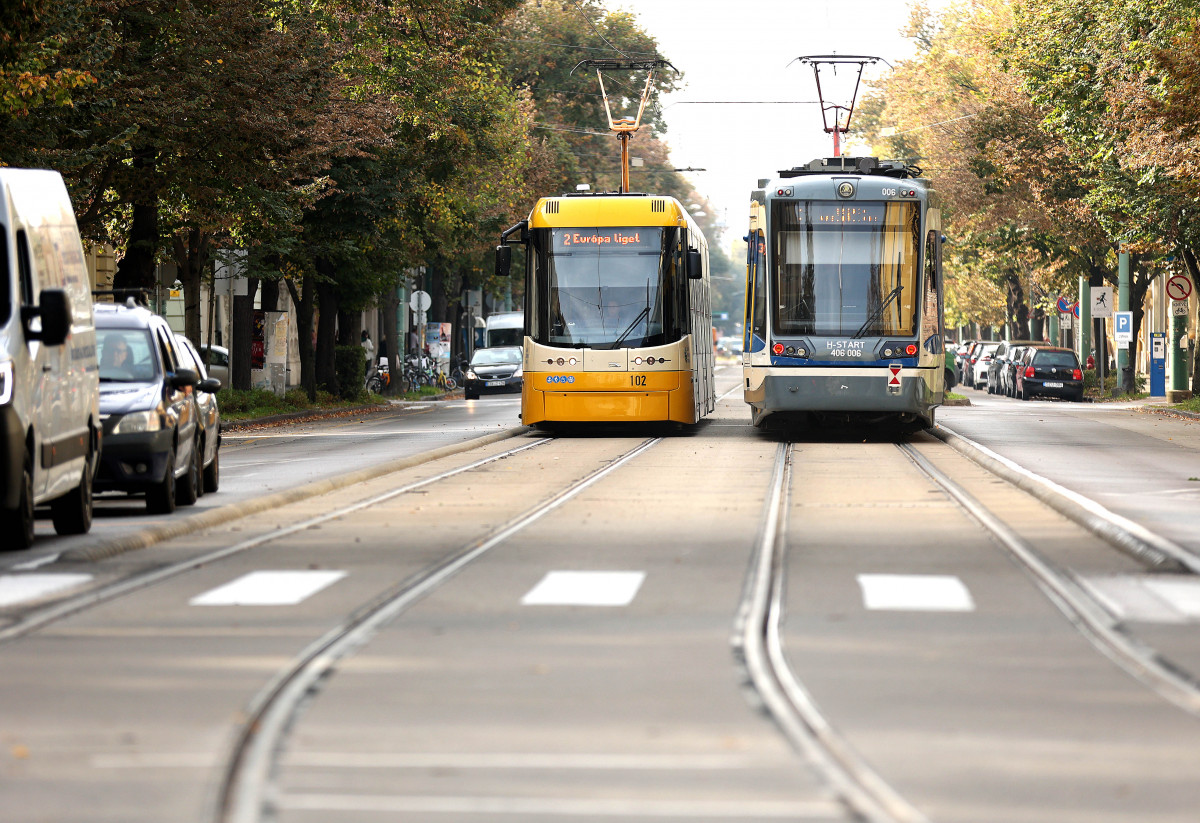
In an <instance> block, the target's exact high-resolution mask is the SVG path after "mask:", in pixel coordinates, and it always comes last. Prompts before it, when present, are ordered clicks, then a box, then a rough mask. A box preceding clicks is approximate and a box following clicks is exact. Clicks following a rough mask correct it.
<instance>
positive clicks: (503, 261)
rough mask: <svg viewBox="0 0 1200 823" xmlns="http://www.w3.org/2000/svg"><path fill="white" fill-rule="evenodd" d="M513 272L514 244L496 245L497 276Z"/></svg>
mask: <svg viewBox="0 0 1200 823" xmlns="http://www.w3.org/2000/svg"><path fill="white" fill-rule="evenodd" d="M511 274H512V246H496V276H497V277H508V276H509V275H511Z"/></svg>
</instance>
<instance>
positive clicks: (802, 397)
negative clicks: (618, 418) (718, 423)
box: [742, 157, 945, 432]
mask: <svg viewBox="0 0 1200 823" xmlns="http://www.w3.org/2000/svg"><path fill="white" fill-rule="evenodd" d="M746 240H747V246H748V252H747V269H746V273H747V285H746V315H745V340H744V347H743V360H742V363H743V378H744V384H743V391H744V397H745V400H746V403H748V404H749V405H750V407H751V414H752V418H753V422H754V425H755V426H758V427H763V426H764V425H766V424H767V422H768V421H772V422H774V421H779V422H787V421H798V420H800V419H802V418H803V419H806V420H807V421H808V422H814V423H817V424H851V425H868V426H869V425H880V426H889V427H894V428H896V429H898V430H900V431H902V432H911V431H916V430H919V429H921V428H924V427H926V426H931V425H933V422H934V410H935V409H936V408H937V407H938V406H939V405H940V404H941V402H942V398H943V394H944V391H945V386H944V376H943V375H944V365H945V361H944V353H943V346H944V337H943V326H942V305H943V302H942V292H943V283H942V243H941V241H942V234H941V213H940V211H939V210H938V208H937V203H936V196H935V194H934V192H933V191H932V189H931V188H930V186H929V183H928V181H926V180H924V179H921V178H920V177H919V171H918V170H915V169H912V168H911V167H906V166H905V165H904V164H902V163H899V162H896V161H880V160H877V159H876V158H874V157H858V158H854V157H833V158H827V159H818V160H814V161H812V162H811V163H809V164H808V165H807V166H803V167H799V168H794V169H791V170H788V171H783V172H780V173H779V176H778V177H777V178H775V179H773V180H760V181H759V189H758V190H757V191H755V192H754V195H753V201H752V203H751V211H750V233H749V235H748V236H747V238H746Z"/></svg>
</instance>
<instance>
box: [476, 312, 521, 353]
mask: <svg viewBox="0 0 1200 823" xmlns="http://www.w3.org/2000/svg"><path fill="white" fill-rule="evenodd" d="M483 340H484V347H485V348H489V349H494V348H496V347H498V346H523V345H524V344H525V312H523V311H505V312H497V313H496V314H489V315H488V317H487V320H485V321H484V332H483Z"/></svg>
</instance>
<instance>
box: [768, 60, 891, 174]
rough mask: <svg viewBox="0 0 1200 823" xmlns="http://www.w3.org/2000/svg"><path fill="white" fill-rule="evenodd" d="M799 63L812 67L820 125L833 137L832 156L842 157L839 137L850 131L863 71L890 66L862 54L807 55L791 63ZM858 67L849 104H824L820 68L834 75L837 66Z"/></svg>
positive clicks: (884, 61)
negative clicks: (880, 66)
mask: <svg viewBox="0 0 1200 823" xmlns="http://www.w3.org/2000/svg"><path fill="white" fill-rule="evenodd" d="M797 61H799V62H800V63H801V64H803V65H808V66H812V70H813V79H814V80H816V83H817V102H818V103H819V104H820V106H821V124H822V125H823V126H824V127H825V133H826V134H832V135H833V156H834V157H841V156H842V141H841V136H842V135H843V134H846V133H848V132H849V131H850V119H851V118H852V117H854V102H855V100H856V99H858V88H859V86H860V85H861V84H862V75H863V71H864V70H865V69H866V67H867V66H873V65H875V64H876V63H886V64H887V65H888V66H891V63H888V62H887V61H886V60H884V59H883V58H882V57H870V56H868V55H864V54H809V55H804V56H801V57H797V58H796V60H793V61H792V62H793V63H794V62H797ZM847 65H849V66H858V75H857V76H856V77H855V79H854V91H853V92H851V94H850V104H849V105H848V106H842V105H839V104H837V103H830V102H826V100H825V93H824V90H823V89H822V88H821V66H832V67H833V72H834V74H837V67H838V66H847ZM830 112H832V113H833V124H832V125H830V123H829V113H830ZM842 112H845V114H846V118H845V122H844V123H843V122H842Z"/></svg>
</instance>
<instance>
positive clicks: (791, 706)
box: [732, 443, 928, 823]
mask: <svg viewBox="0 0 1200 823" xmlns="http://www.w3.org/2000/svg"><path fill="white" fill-rule="evenodd" d="M791 470H792V447H791V445H790V444H784V443H781V444H780V445H779V448H778V450H777V451H776V455H775V467H774V471H773V473H772V476H771V484H770V488H769V490H768V492H767V495H766V499H765V501H764V504H763V513H762V517H761V521H760V527H759V533H758V535H757V537H756V542H755V548H754V553H753V556H752V559H751V562H750V568H749V570H748V574H747V578H746V585H745V588H744V590H743V596H742V603H741V606H740V608H739V612H738V618H737V621H736V626H735V631H734V635H733V638H732V642H733V646H734V648H735V651H736V652H737V654H738V656H739V657H740V658H741V660H742V663H743V665H744V666H745V669H746V674H747V676H748V677H749V678H750V682H751V684H752V686H753V688H754V690H755V691H756V692H757V694H758V695H759V697H760V698H761V699H762V701H763V703H764V705H765V707H766V709H767V711H768V712H769V713H770V715H771V716H772V717H773V718H774V720H775V722H776V723H777V724H778V725H779V727H780V728H781V729H782V731H783V733H784V735H785V736H786V737H787V738H788V740H789V741H790V742H791V743H792V745H793V746H794V747H795V748H796V749H797V750H798V751H800V752H801V753H803V754H804V755H806V756H807V757H808V759H809V760H810V761H811V762H812V763H813V765H814V766H815V767H816V768H817V769H819V770H820V771H821V773H822V774H823V775H824V776H825V778H826V780H827V781H828V782H829V784H830V786H831V788H832V790H833V791H834V793H835V794H836V795H837V796H838V798H839V799H840V800H841V802H842V803H843V804H844V805H845V806H846V807H847V811H848V814H850V815H851V816H853V817H854V818H855V819H859V820H866V821H870V823H928V819H927V818H926V817H925V815H923V814H922V813H921V812H920V811H919V810H917V809H916V808H915V807H913V806H912V805H911V804H909V803H908V801H907V800H905V799H904V798H903V797H901V796H900V795H899V794H898V793H897V792H896V791H895V790H894V789H893V788H892V787H891V786H889V785H888V784H887V783H886V782H885V781H884V780H883V778H881V777H880V776H879V775H878V774H877V773H876V772H875V771H874V770H873V769H872V768H871V767H870V766H869V765H868V764H867V763H866V761H864V760H863V759H862V758H861V757H860V756H859V755H858V753H857V752H855V751H854V750H853V748H852V747H851V746H850V745H849V743H848V742H847V741H846V740H845V739H843V738H842V736H841V735H840V734H838V732H837V731H836V730H835V729H834V728H833V726H832V725H831V724H830V723H829V721H828V720H827V719H826V718H825V716H824V715H823V714H822V713H821V710H820V708H819V707H818V706H817V704H816V701H815V700H814V699H813V698H812V696H811V695H810V694H809V693H808V690H807V689H805V688H804V685H803V684H802V683H801V682H800V681H799V680H798V679H797V678H796V676H795V675H794V673H793V672H792V670H791V668H790V667H789V666H788V663H787V659H786V657H785V655H784V652H783V642H782V637H781V631H780V627H781V625H782V623H783V611H784V569H785V560H786V554H787V546H786V532H787V529H786V526H787V511H788V501H789V492H788V489H789V487H790V485H791V484H790V479H791Z"/></svg>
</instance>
